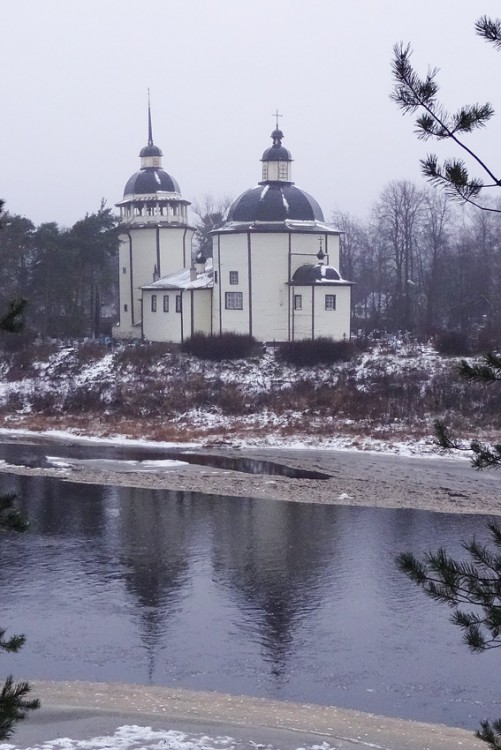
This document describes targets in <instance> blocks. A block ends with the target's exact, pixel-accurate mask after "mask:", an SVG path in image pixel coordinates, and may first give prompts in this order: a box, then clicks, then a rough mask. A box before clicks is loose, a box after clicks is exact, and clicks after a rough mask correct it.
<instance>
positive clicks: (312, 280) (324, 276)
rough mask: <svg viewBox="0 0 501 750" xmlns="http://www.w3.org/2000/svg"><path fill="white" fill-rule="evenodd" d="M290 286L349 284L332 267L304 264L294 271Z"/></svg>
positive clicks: (319, 264) (321, 264) (349, 282)
mask: <svg viewBox="0 0 501 750" xmlns="http://www.w3.org/2000/svg"><path fill="white" fill-rule="evenodd" d="M290 283H291V284H295V285H296V286H312V285H316V284H321V285H323V284H328V285H329V284H331V285H336V284H337V285H339V284H351V283H352V282H351V281H346V280H345V279H342V278H341V274H340V273H339V271H337V270H336V269H335V268H334V266H326V265H324V264H323V263H305V264H304V265H302V266H299V268H297V269H296V270H295V271H294V274H293V276H292V281H291V282H290Z"/></svg>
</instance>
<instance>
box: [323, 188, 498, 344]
mask: <svg viewBox="0 0 501 750" xmlns="http://www.w3.org/2000/svg"><path fill="white" fill-rule="evenodd" d="M333 220H334V221H335V223H336V225H337V226H338V228H339V229H340V230H341V231H342V232H343V234H342V236H341V271H342V274H343V276H344V277H345V278H347V279H350V280H353V281H355V282H356V286H355V287H354V288H353V317H354V319H353V328H354V329H356V330H357V329H359V330H360V329H361V330H363V331H365V332H370V331H371V330H374V329H379V330H389V331H394V330H401V331H410V332H413V333H415V334H416V335H418V336H430V335H433V334H436V333H437V332H439V331H441V330H447V331H457V332H460V333H463V334H465V335H467V336H472V335H478V334H479V333H480V332H485V333H486V335H487V338H488V332H489V331H491V332H493V331H496V330H497V331H499V330H500V328H501V240H500V230H501V216H500V214H498V213H495V212H479V211H475V210H474V209H470V208H468V207H467V206H465V205H457V204H455V203H453V202H451V201H450V200H447V197H446V196H445V195H444V194H443V193H440V192H438V191H436V190H430V189H428V188H421V187H417V186H416V185H414V184H413V183H411V182H409V181H404V180H403V181H394V182H391V183H390V184H389V185H387V186H386V187H385V188H384V189H383V191H382V192H381V194H380V196H379V198H378V200H377V201H376V203H375V204H374V207H373V209H372V212H371V215H370V217H369V219H368V220H367V221H365V222H362V221H360V220H358V219H356V218H354V217H353V216H350V215H349V214H346V213H343V212H337V213H336V214H335V215H334V216H333Z"/></svg>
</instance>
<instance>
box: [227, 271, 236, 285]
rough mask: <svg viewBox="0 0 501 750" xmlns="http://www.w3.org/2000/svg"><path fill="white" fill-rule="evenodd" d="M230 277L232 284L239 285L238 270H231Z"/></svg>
mask: <svg viewBox="0 0 501 750" xmlns="http://www.w3.org/2000/svg"><path fill="white" fill-rule="evenodd" d="M228 277H229V281H230V284H231V285H232V286H238V271H229V273H228Z"/></svg>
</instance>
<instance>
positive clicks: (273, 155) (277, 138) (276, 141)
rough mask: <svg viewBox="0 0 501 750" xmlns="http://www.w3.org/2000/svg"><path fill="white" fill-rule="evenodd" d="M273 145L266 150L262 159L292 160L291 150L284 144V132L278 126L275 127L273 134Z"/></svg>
mask: <svg viewBox="0 0 501 750" xmlns="http://www.w3.org/2000/svg"><path fill="white" fill-rule="evenodd" d="M271 137H272V139H273V146H270V147H269V148H267V149H266V151H265V152H264V154H263V156H262V158H261V161H292V156H291V152H290V151H288V150H287V149H286V148H285V147H284V146H282V138H283V137H284V134H283V133H282V131H281V130H279V129H278V128H275V130H274V131H273V133H272V134H271Z"/></svg>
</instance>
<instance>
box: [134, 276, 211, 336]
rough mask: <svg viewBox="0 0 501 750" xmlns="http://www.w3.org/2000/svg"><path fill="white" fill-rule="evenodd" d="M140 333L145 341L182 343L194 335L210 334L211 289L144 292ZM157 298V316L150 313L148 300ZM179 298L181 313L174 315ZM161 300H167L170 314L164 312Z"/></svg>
mask: <svg viewBox="0 0 501 750" xmlns="http://www.w3.org/2000/svg"><path fill="white" fill-rule="evenodd" d="M143 294H144V297H143V300H144V316H143V332H144V338H145V339H147V340H148V341H170V342H173V343H177V344H179V343H181V342H182V341H184V340H185V339H187V338H189V337H190V336H191V335H192V334H193V333H206V334H210V333H211V297H212V291H211V290H210V289H194V290H191V289H187V290H181V289H159V290H157V291H151V290H145V291H144V293H143ZM153 295H156V297H157V309H156V312H154V311H152V309H151V298H152V296H153ZM179 296H181V299H182V304H181V306H182V310H181V312H176V297H179ZM164 297H168V299H169V310H168V312H165V310H164Z"/></svg>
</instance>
